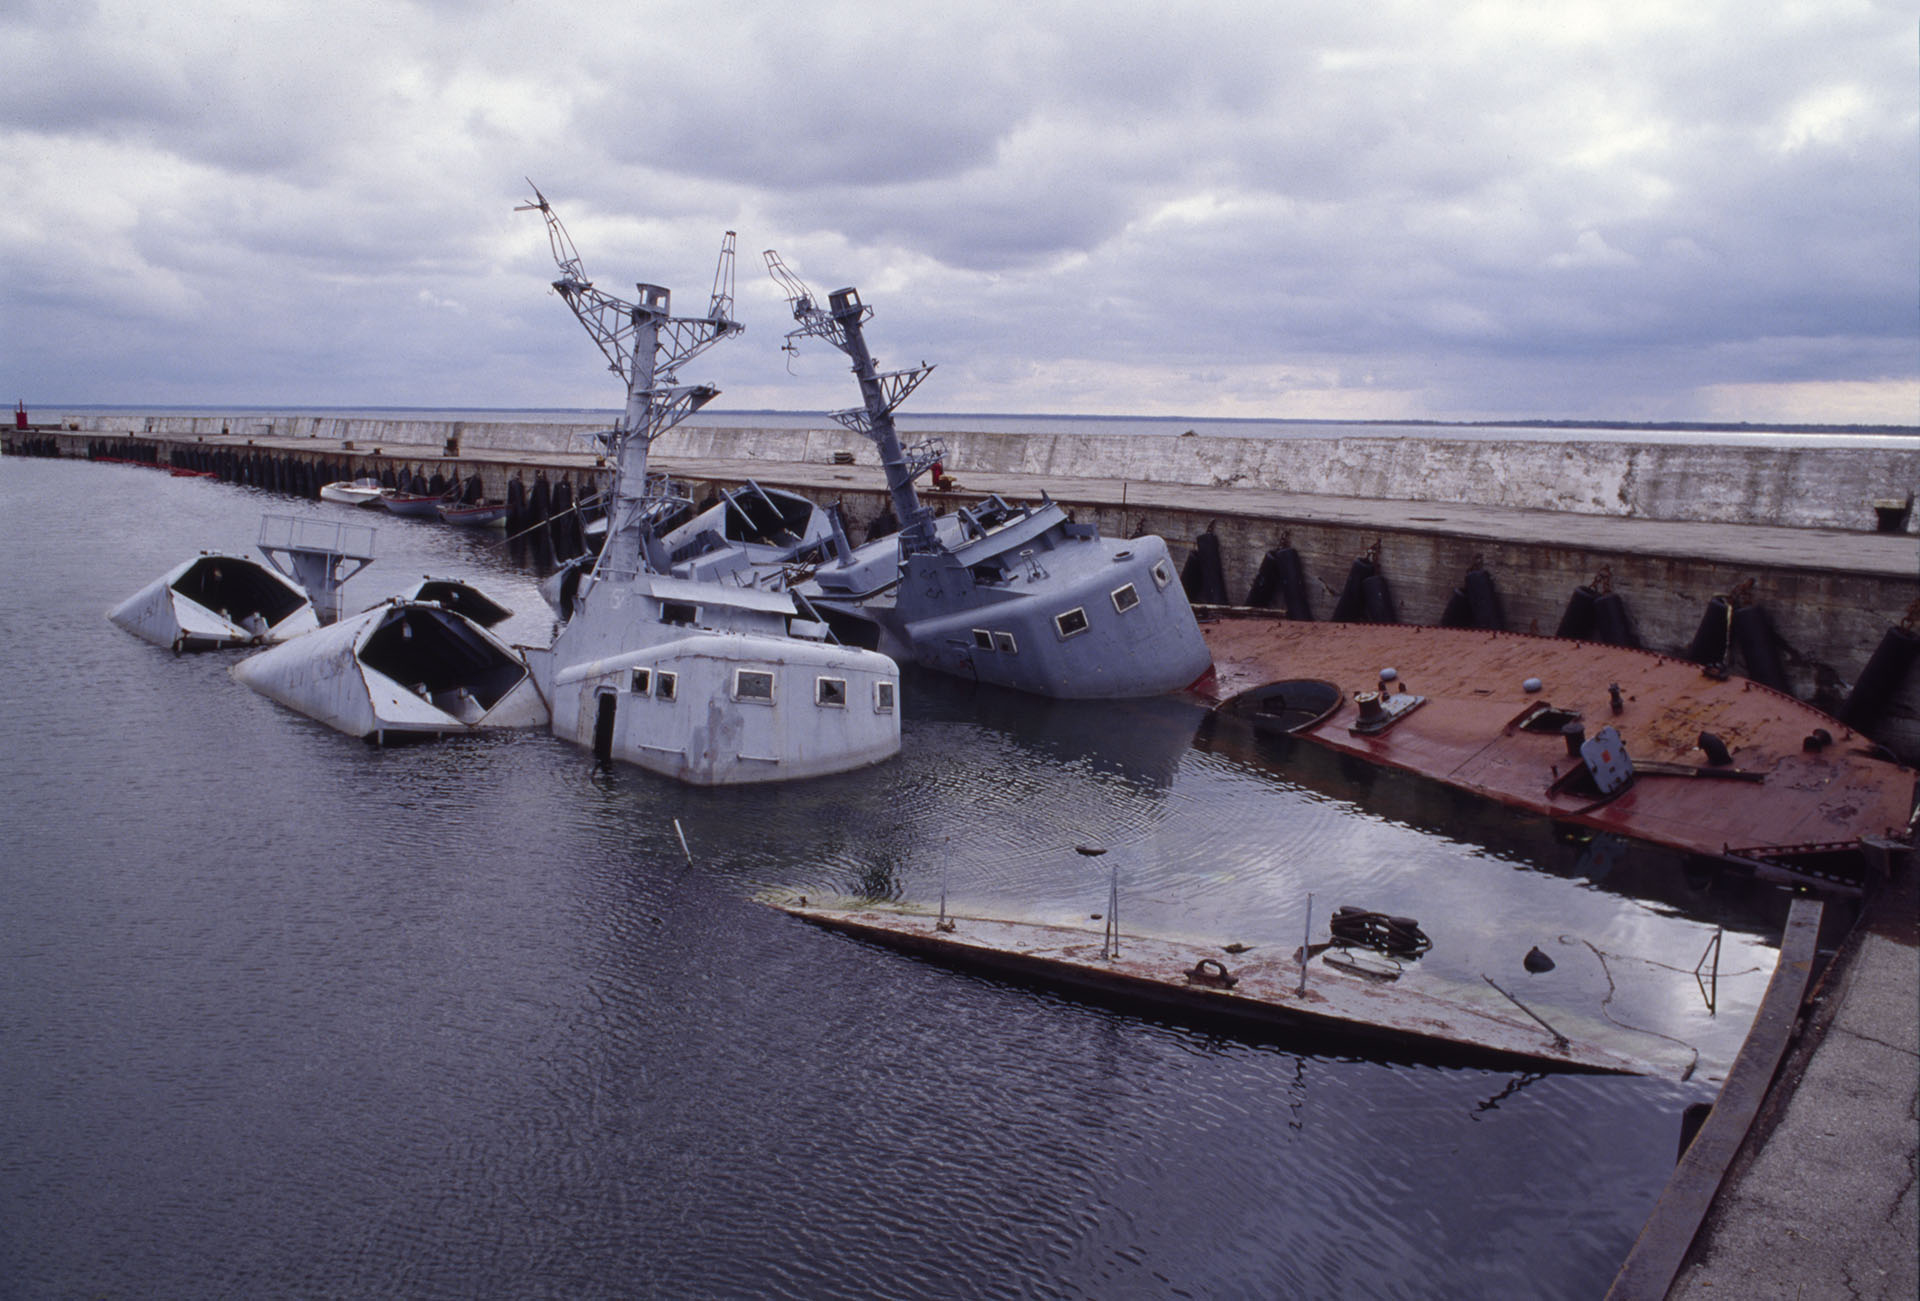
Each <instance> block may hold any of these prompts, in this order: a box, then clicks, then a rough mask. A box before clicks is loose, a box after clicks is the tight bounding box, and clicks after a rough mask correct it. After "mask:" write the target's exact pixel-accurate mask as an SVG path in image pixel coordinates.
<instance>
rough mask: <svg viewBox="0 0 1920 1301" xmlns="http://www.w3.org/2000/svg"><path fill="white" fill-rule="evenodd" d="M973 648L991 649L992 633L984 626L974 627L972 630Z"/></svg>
mask: <svg viewBox="0 0 1920 1301" xmlns="http://www.w3.org/2000/svg"><path fill="white" fill-rule="evenodd" d="M973 648H974V649H975V650H984V651H990V650H992V649H993V634H992V633H990V632H988V631H987V630H986V629H985V628H975V629H974V630H973Z"/></svg>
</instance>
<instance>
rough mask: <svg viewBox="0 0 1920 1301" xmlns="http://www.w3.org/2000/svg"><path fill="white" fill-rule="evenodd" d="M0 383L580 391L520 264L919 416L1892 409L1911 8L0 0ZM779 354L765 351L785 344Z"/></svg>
mask: <svg viewBox="0 0 1920 1301" xmlns="http://www.w3.org/2000/svg"><path fill="white" fill-rule="evenodd" d="M0 67H4V69H5V72H4V73H3V74H0V170H3V172H4V175H5V176H6V177H7V186H6V190H7V195H6V200H7V201H6V204H5V206H4V208H0V397H4V398H8V399H12V398H15V397H19V398H24V399H26V400H27V401H28V402H29V404H30V405H31V404H35V403H38V404H43V405H51V406H57V405H59V404H63V403H131V404H155V405H159V404H171V405H179V404H189V405H191V404H231V405H243V406H244V405H259V406H270V405H327V406H369V405H383V406H387V405H404V406H441V407H614V406H617V405H619V401H620V393H619V389H618V382H617V381H616V380H615V379H614V377H613V376H611V375H610V374H608V373H607V371H606V369H605V366H604V363H603V362H601V361H600V359H599V354H598V353H597V352H596V351H595V350H594V348H593V346H592V344H591V343H590V342H589V340H588V339H587V337H586V335H585V334H584V332H583V331H582V330H581V329H580V327H579V326H578V325H577V324H576V323H575V322H574V320H573V319H572V317H571V315H570V314H569V313H568V311H567V309H566V307H565V306H564V304H563V303H562V302H561V301H560V299H559V298H558V297H557V296H555V295H554V294H553V293H552V292H551V291H550V290H549V288H548V283H549V282H550V281H551V280H552V279H553V276H554V271H553V267H552V262H551V259H550V257H549V255H548V249H547V241H546V238H545V236H544V233H543V231H542V229H541V226H540V222H539V220H538V218H537V216H536V215H534V214H530V213H524V212H520V213H516V212H515V211H514V206H515V204H517V203H519V202H522V201H523V200H524V199H525V198H526V197H527V195H528V190H527V183H526V181H525V180H524V179H523V178H525V177H529V176H530V177H532V178H533V179H534V180H535V181H536V182H538V184H539V185H540V187H541V189H542V190H543V191H544V192H545V193H546V195H547V197H548V198H549V199H550V200H551V201H552V202H553V204H554V206H555V208H556V209H557V210H558V211H559V212H560V214H561V215H562V217H563V218H564V219H565V221H566V223H567V225H568V227H569V229H570V230H571V232H572V234H573V237H574V240H575V242H576V243H577V245H578V247H579V249H580V252H581V255H582V257H583V259H584V262H585V265H586V268H587V271H588V273H589V275H591V276H592V277H593V279H594V280H595V282H596V283H597V284H598V285H599V286H600V287H601V288H603V289H606V290H608V291H610V292H613V293H615V294H617V295H619V296H621V297H628V298H630V297H631V296H632V286H633V283H634V282H635V281H636V280H646V281H649V282H655V283H660V284H664V285H666V286H668V287H669V288H671V289H672V290H674V292H675V305H676V308H677V309H678V310H679V311H681V312H682V313H684V314H700V313H702V312H704V310H705V306H706V299H707V295H708V292H709V290H710V288H711V285H712V279H713V262H714V254H715V252H716V250H717V248H718V246H719V240H720V235H721V232H722V231H723V230H727V229H732V230H737V231H738V232H739V241H740V251H741V257H740V260H739V272H738V290H737V293H738V310H737V315H738V316H739V317H740V319H741V320H743V321H744V322H745V323H746V324H747V327H748V328H747V333H746V334H745V335H744V336H743V337H742V338H740V339H738V340H736V341H733V342H730V343H728V344H725V345H722V346H721V347H720V348H717V349H715V350H714V351H712V352H709V353H708V354H706V355H705V356H704V357H703V358H701V359H700V360H699V361H698V362H696V363H695V364H694V365H693V366H691V367H690V368H689V369H688V370H687V372H686V373H685V374H683V375H682V377H681V378H683V379H687V380H703V381H708V382H712V383H716V384H718V385H719V386H720V387H721V388H722V389H724V390H725V393H724V395H723V396H722V398H721V399H720V405H722V406H725V407H737V408H775V409H792V410H805V409H814V410H817V409H823V408H828V407H841V406H851V405H854V403H855V402H856V401H857V395H856V394H855V393H854V391H853V388H852V385H851V382H850V380H849V378H848V376H847V373H846V370H845V367H844V364H843V363H842V362H841V359H840V358H839V355H838V354H837V353H832V352H830V351H828V350H826V349H825V348H824V346H823V345H819V344H817V343H815V344H811V345H808V346H807V347H806V348H804V349H803V351H802V352H801V354H800V355H799V356H797V357H794V358H791V359H789V358H788V357H787V356H786V355H785V354H783V353H782V352H781V351H780V345H781V342H782V337H783V335H784V334H785V331H786V329H787V328H788V326H789V324H790V321H789V320H788V318H787V316H786V314H785V310H784V304H783V302H782V300H781V298H780V296H779V294H778V293H777V291H776V290H775V288H774V286H773V283H772V281H771V280H770V279H769V278H768V277H767V275H766V272H765V269H764V266H763V264H762V262H761V258H760V252H761V250H763V249H765V248H768V247H773V248H777V249H778V250H779V251H780V253H781V255H782V256H783V257H784V258H785V260H786V261H787V263H788V264H789V265H790V266H791V267H793V269H794V270H796V271H797V272H799V274H800V275H802V276H803V277H805V278H806V279H807V280H808V281H809V282H810V283H811V284H812V286H813V287H814V288H815V289H816V290H823V291H824V290H826V289H831V288H837V287H839V286H842V285H847V284H853V285H857V286H859V287H860V289H861V291H862V294H863V296H864V297H865V299H866V300H867V301H868V302H869V303H870V304H872V305H873V306H874V307H875V309H876V312H877V315H876V318H875V320H874V322H873V324H872V326H871V327H870V329H871V335H870V337H871V341H872V343H873V346H874V350H875V352H876V353H877V354H878V355H879V357H880V360H881V362H882V364H883V365H886V366H890V367H897V366H904V365H909V364H912V363H915V362H918V361H921V360H927V361H932V362H937V363H939V366H940V369H939V370H938V372H937V373H936V374H935V375H934V376H933V377H932V378H931V379H930V380H929V381H928V383H927V385H926V386H925V387H924V388H922V389H921V390H920V392H919V393H918V394H917V395H916V396H915V398H914V400H913V409H914V410H916V411H920V412H937V411H949V412H962V411H970V412H1060V413H1074V414H1142V415H1193V416H1250V417H1299V418H1345V417H1356V418H1379V419H1394V418H1433V419H1443V420H1450V419H1487V418H1492V419H1498V418H1507V417H1546V418H1619V419H1630V420H1712V419H1734V420H1738V419H1745V420H1756V421H1762V420H1810V421H1822V422H1853V421H1861V422H1877V423H1906V424H1912V423H1920V25H1917V24H1916V17H1915V11H1914V8H1913V6H1912V5H1911V4H1910V3H1906V2H1904V0H1903V3H1899V4H1880V3H1872V2H1870V0H1769V2H1768V3H1765V4H1756V3H1752V0H1688V2H1687V3H1685V4H1676V3H1673V0H1652V2H1647V0H1602V2H1600V3H1587V2H1586V0H1557V2H1548V0H1484V2H1480V3H1474V2H1472V0H1457V2H1454V3H1445V4H1436V3H1431V0H1374V2H1372V3H1366V4H1355V3H1353V0H1331V2H1329V3H1321V2H1320V0H1241V2H1237V3H1211V4H1182V3H1178V2H1177V0H1159V2H1157V3H1148V4H1131V3H1124V2H1120V0H1108V2H1107V3H1086V4H1080V3H1049V2H1048V0H1027V2H1026V3H1014V4H1001V3H998V2H997V0H986V2H985V3H982V2H980V0H974V2H972V3H967V4H959V3H940V4H922V3H919V2H918V0H892V2H891V3H884V4H882V3H819V2H813V0H777V2H773V3H757V2H750V3H728V0H693V2H690V3H679V2H677V0H674V2H667V3H661V2H659V0H621V2H620V3H600V2H599V0H575V2H574V3H568V4H565V5H549V4H543V3H536V2H535V0H517V2H516V0H411V2H410V0H372V2H366V0H330V3H327V4H316V3H312V2H311V0H300V2H299V3H285V2H281V0H244V2H241V3H228V2H227V0H0ZM789 370H791V372H792V373H789Z"/></svg>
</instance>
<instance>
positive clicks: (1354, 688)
mask: <svg viewBox="0 0 1920 1301" xmlns="http://www.w3.org/2000/svg"><path fill="white" fill-rule="evenodd" d="M1202 631H1203V632H1204V634H1205V636H1206V639H1207V644H1208V646H1209V647H1210V648H1211V649H1212V651H1213V658H1214V671H1213V673H1212V674H1211V675H1210V676H1209V677H1207V678H1204V679H1202V680H1201V682H1199V683H1197V684H1196V685H1195V687H1194V688H1193V690H1194V693H1195V694H1197V695H1198V696H1200V697H1201V698H1202V699H1203V700H1205V701H1206V702H1207V703H1209V704H1211V705H1214V706H1216V707H1219V708H1221V709H1222V710H1223V711H1224V712H1228V713H1242V714H1246V715H1248V716H1249V717H1252V718H1253V719H1254V721H1255V722H1256V724H1258V723H1259V722H1260V721H1261V718H1260V713H1259V710H1258V709H1255V708H1250V707H1249V702H1251V701H1254V700H1256V699H1258V690H1259V689H1260V688H1264V687H1268V686H1269V685H1270V684H1273V683H1276V682H1281V681H1288V680H1318V681H1321V682H1324V683H1329V684H1331V685H1332V686H1333V687H1335V688H1337V689H1338V693H1337V696H1336V697H1333V698H1332V699H1333V701H1334V703H1333V705H1332V709H1331V712H1328V713H1327V714H1326V715H1325V716H1324V717H1321V718H1318V719H1314V720H1310V721H1306V722H1305V723H1304V725H1302V726H1299V727H1297V728H1295V727H1289V728H1287V729H1286V730H1289V731H1292V732H1293V734H1294V735H1298V736H1301V737H1303V738H1305V739H1307V740H1309V741H1312V742H1313V743H1315V744H1318V745H1323V746H1326V747H1328V748H1330V749H1333V750H1335V751H1338V752H1341V753H1344V754H1351V755H1354V756H1356V757H1358V758H1361V759H1365V760H1367V761H1368V762H1371V763H1377V764H1382V765H1385V766H1388V767H1393V768H1400V769H1404V770H1407V771H1410V772H1414V773H1419V774H1422V775H1424V776H1427V777H1430V778H1433V779H1435V780H1438V781H1442V782H1445V783H1447V784H1448V785H1450V786H1454V787H1457V788H1459V789H1462V790H1466V791H1470V792H1472V793H1474V794H1476V795H1480V796H1484V797H1486V798H1488V799H1492V800H1495V801H1498V802H1499V803H1502V804H1505V805H1509V806H1513V807H1516V808H1521V809H1526V810H1529V811H1533V812H1536V813H1541V814H1546V815H1549V816H1551V817H1553V818H1556V819H1560V820H1564V821H1567V822H1572V823H1576V824H1579V825H1582V826H1586V827H1590V828H1592V829H1594V830H1596V831H1607V832H1614V833H1617V834H1620V835H1623V836H1630V837H1633V838H1636V839H1640V840H1645V841H1650V842H1653V843H1656V844H1660V845H1666V846H1669V847H1671V848H1674V849H1679V850H1682V851H1685V852H1689V853H1698V854H1704V855H1709V856H1713V857H1729V856H1730V857H1733V858H1735V859H1738V860H1742V861H1748V862H1752V863H1755V864H1757V865H1765V864H1768V863H1780V864H1786V865H1791V863H1792V862H1795V861H1808V862H1811V861H1818V860H1819V859H1820V858H1821V855H1822V854H1825V855H1826V856H1827V857H1828V858H1833V857H1835V856H1839V857H1846V856H1848V855H1850V854H1853V855H1864V859H1863V861H1866V862H1869V863H1871V862H1872V861H1873V860H1874V858H1875V856H1876V855H1878V854H1879V853H1880V852H1882V851H1883V850H1885V849H1891V851H1892V852H1900V850H1901V849H1902V847H1903V846H1904V845H1905V843H1906V838H1907V837H1908V835H1909V819H1910V817H1911V816H1912V813H1913V807H1914V794H1915V786H1914V782H1915V773H1914V771H1913V770H1912V769H1910V768H1907V767H1905V766H1904V765H1902V764H1900V763H1897V762H1895V761H1894V760H1893V759H1892V758H1890V757H1889V756H1887V755H1886V753H1885V752H1884V751H1882V750H1880V749H1879V748H1878V747H1876V746H1875V745H1874V744H1873V743H1872V742H1871V741H1869V740H1868V739H1867V738H1865V737H1863V736H1860V735H1859V734H1857V733H1855V732H1852V731H1850V730H1849V729H1848V728H1846V727H1845V726H1844V725H1843V724H1841V723H1840V722H1839V721H1838V720H1836V719H1834V718H1833V717H1832V716H1830V715H1828V714H1825V713H1823V712H1821V711H1820V710H1818V709H1815V708H1814V707H1813V706H1811V705H1808V704H1806V703H1804V702H1802V701H1800V700H1796V699H1795V698H1793V697H1791V696H1788V695H1786V694H1784V693H1782V692H1779V691H1775V690H1773V689H1771V688H1768V687H1765V686H1761V685H1760V684H1758V683H1755V682H1751V681H1748V680H1747V679H1744V678H1739V677H1725V678H1716V677H1714V676H1712V675H1709V674H1708V673H1706V672H1705V671H1703V669H1702V668H1701V666H1700V665H1698V664H1695V663H1692V662H1691V661H1688V660H1684V659H1677V658H1675V657H1672V656H1666V655H1658V654H1653V653H1650V652H1646V651H1638V650H1628V649H1625V648H1622V647H1618V646H1608V645H1600V644H1597V643H1593V642H1581V641H1567V640H1561V639H1558V638H1551V637H1539V636H1533V635H1529V634H1525V633H1506V632H1485V631H1478V630H1472V629H1458V628H1430V627H1416V626H1410V625H1399V624H1391V625H1389V624H1358V623H1295V622H1289V621H1286V620H1284V619H1280V618H1277V617H1273V616H1269V615H1267V614H1266V613H1265V612H1263V611H1247V612H1227V613H1224V614H1223V615H1222V616H1221V617H1217V618H1213V619H1211V620H1209V621H1207V622H1205V623H1203V624H1202ZM1387 668H1391V669H1393V670H1395V679H1396V680H1395V681H1394V682H1393V683H1392V684H1391V690H1392V691H1393V693H1394V694H1396V695H1401V694H1405V695H1418V696H1422V697H1425V700H1424V702H1423V703H1421V704H1420V705H1419V707H1418V708H1415V709H1411V710H1409V711H1407V712H1406V713H1405V715H1404V716H1403V717H1400V718H1398V719H1397V720H1396V721H1394V722H1393V723H1392V724H1391V725H1390V726H1388V727H1386V728H1385V729H1384V730H1381V731H1378V732H1374V733H1368V732H1365V731H1361V730H1357V729H1356V724H1357V723H1358V722H1359V720H1360V712H1359V707H1358V705H1357V704H1356V697H1357V696H1358V695H1360V694H1362V693H1367V692H1379V691H1381V690H1382V686H1381V681H1380V671H1381V670H1382V669H1387ZM1529 679H1538V680H1539V683H1540V689H1539V690H1537V691H1529V690H1528V689H1527V686H1526V684H1527V682H1528V680H1529ZM1612 686H1617V687H1618V688H1619V700H1620V705H1619V709H1618V711H1617V712H1616V711H1615V708H1614V699H1613V694H1612V693H1611V692H1610V690H1609V688H1610V687H1612ZM1543 702H1545V703H1546V704H1547V705H1548V706H1550V707H1551V708H1552V709H1553V710H1555V711H1567V712H1574V713H1578V715H1579V716H1580V720H1581V722H1582V723H1583V724H1584V726H1585V727H1586V728H1587V729H1588V731H1589V733H1592V732H1597V731H1598V730H1599V729H1600V728H1602V727H1605V726H1608V725H1611V726H1613V727H1614V728H1616V729H1617V730H1618V732H1619V734H1620V738H1621V740H1622V742H1623V743H1624V745H1625V747H1626V751H1627V754H1628V755H1629V756H1630V758H1631V759H1632V761H1633V763H1634V764H1635V766H1636V769H1637V773H1636V776H1635V778H1634V780H1633V781H1632V782H1631V783H1630V784H1629V785H1628V786H1627V787H1626V788H1625V789H1624V790H1623V791H1620V792H1619V793H1617V794H1615V795H1613V796H1612V797H1610V798H1609V797H1606V796H1604V795H1602V794H1600V792H1598V791H1597V790H1596V789H1595V787H1594V786H1593V785H1592V784H1591V782H1590V781H1589V780H1586V774H1585V773H1584V772H1575V771H1573V770H1575V769H1580V768H1583V767H1584V765H1583V764H1582V762H1581V760H1580V759H1578V758H1576V757H1573V756H1572V755H1571V754H1570V753H1569V749H1568V746H1567V744H1566V742H1565V738H1564V737H1563V736H1562V735H1561V734H1560V733H1559V731H1558V729H1554V730H1550V731H1530V730H1527V728H1526V726H1524V725H1523V720H1524V719H1525V718H1526V717H1527V716H1528V715H1529V714H1538V713H1540V712H1541V706H1542V704H1543ZM1702 732H1706V733H1710V734H1712V735H1713V736H1716V737H1718V738H1719V739H1720V740H1721V741H1722V742H1723V743H1724V744H1725V746H1726V748H1727V751H1728V755H1729V757H1730V759H1731V763H1727V764H1720V765H1714V764H1711V763H1710V762H1709V761H1708V758H1707V757H1706V755H1705V754H1704V753H1703V752H1702V750H1701V748H1700V735H1701V733H1702ZM1822 732H1824V733H1826V734H1827V735H1828V736H1830V737H1831V738H1832V739H1831V741H1830V742H1825V743H1823V742H1822V741H1821V739H1820V735H1819V734H1820V733H1822ZM1810 738H1811V748H1810V744H1809V740H1810ZM1863 846H1864V847H1863Z"/></svg>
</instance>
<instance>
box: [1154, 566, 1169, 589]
mask: <svg viewBox="0 0 1920 1301" xmlns="http://www.w3.org/2000/svg"><path fill="white" fill-rule="evenodd" d="M1172 581H1173V566H1172V565H1169V564H1168V563H1167V562H1166V561H1164V560H1156V561H1154V562H1153V585H1154V586H1155V587H1159V588H1164V587H1166V585H1167V584H1168V583H1171V582H1172Z"/></svg>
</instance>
